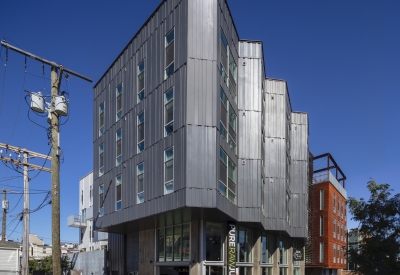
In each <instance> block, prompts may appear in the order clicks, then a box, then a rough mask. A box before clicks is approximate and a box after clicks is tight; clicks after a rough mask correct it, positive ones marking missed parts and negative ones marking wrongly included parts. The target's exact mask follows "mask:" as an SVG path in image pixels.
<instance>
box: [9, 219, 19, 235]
mask: <svg viewBox="0 0 400 275" xmlns="http://www.w3.org/2000/svg"><path fill="white" fill-rule="evenodd" d="M20 222H21V220H19V222H18V223H17V225H16V226H15V227H14V229H13V231H12V232H11V233H10V234H8V236H7V239H8V238H10V236H11V235H12V233H14V231H15V229H16V228H17V226H18V225H19V223H20Z"/></svg>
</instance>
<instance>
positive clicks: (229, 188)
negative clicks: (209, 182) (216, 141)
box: [219, 148, 237, 203]
mask: <svg viewBox="0 0 400 275" xmlns="http://www.w3.org/2000/svg"><path fill="white" fill-rule="evenodd" d="M219 158H220V172H219V173H220V176H219V192H220V193H221V194H222V195H224V196H225V197H227V198H228V199H229V200H230V201H231V202H233V203H236V178H237V171H236V165H235V164H234V163H233V161H232V160H231V159H230V158H229V157H228V156H227V154H226V153H225V151H224V150H222V148H219Z"/></svg>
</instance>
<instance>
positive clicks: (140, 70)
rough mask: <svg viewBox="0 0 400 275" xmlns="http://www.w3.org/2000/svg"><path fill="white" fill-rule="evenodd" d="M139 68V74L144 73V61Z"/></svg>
mask: <svg viewBox="0 0 400 275" xmlns="http://www.w3.org/2000/svg"><path fill="white" fill-rule="evenodd" d="M138 68H139V73H141V72H143V70H144V61H142V62H141V63H140V64H139V66H138Z"/></svg>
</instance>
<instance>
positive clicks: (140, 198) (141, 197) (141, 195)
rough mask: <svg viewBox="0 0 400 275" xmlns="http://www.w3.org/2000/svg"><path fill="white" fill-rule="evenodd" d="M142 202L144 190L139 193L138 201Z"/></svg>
mask: <svg viewBox="0 0 400 275" xmlns="http://www.w3.org/2000/svg"><path fill="white" fill-rule="evenodd" d="M142 202H144V192H142V193H139V194H138V195H137V203H142Z"/></svg>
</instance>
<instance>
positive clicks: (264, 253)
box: [261, 233, 274, 264]
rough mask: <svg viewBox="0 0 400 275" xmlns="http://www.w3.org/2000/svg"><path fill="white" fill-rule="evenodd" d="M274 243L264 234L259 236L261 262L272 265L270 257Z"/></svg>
mask: <svg viewBox="0 0 400 275" xmlns="http://www.w3.org/2000/svg"><path fill="white" fill-rule="evenodd" d="M273 244H274V241H273V239H272V236H271V235H269V234H266V233H262V235H261V262H262V263H266V264H272V255H273V254H274V247H273Z"/></svg>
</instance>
